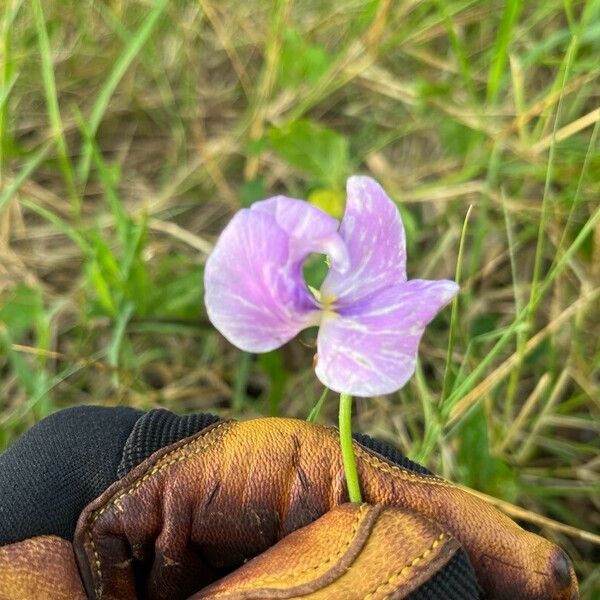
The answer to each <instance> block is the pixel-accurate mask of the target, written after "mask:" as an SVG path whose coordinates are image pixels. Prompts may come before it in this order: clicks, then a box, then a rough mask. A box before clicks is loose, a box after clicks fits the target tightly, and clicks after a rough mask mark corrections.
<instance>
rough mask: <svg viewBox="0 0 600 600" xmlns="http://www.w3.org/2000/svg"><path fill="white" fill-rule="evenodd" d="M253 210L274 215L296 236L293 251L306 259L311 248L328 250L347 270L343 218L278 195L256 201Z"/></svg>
mask: <svg viewBox="0 0 600 600" xmlns="http://www.w3.org/2000/svg"><path fill="white" fill-rule="evenodd" d="M251 210H253V211H259V212H263V213H267V214H270V215H272V216H273V217H274V218H275V221H277V224H278V225H279V227H281V228H282V229H283V230H284V231H285V232H287V233H288V234H289V236H290V238H291V239H292V240H293V244H292V246H291V251H292V254H295V255H297V256H298V258H299V259H304V258H305V257H306V256H307V255H308V254H310V253H311V252H315V253H322V254H327V256H329V262H330V265H331V266H335V268H336V269H338V270H339V271H340V272H345V271H346V270H347V269H348V266H349V259H348V251H347V250H346V244H345V243H344V241H343V240H342V238H341V236H340V234H339V233H338V227H339V225H340V224H339V221H338V220H337V219H334V218H333V217H332V216H330V215H328V214H327V213H326V212H324V211H322V210H321V209H320V208H317V207H316V206H313V205H312V204H309V203H308V202H305V201H304V200H297V199H296V198H288V197H287V196H274V197H273V198H268V199H267V200H262V201H261V202H255V203H254V204H253V205H252V207H251Z"/></svg>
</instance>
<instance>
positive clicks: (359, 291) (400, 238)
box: [321, 177, 406, 305]
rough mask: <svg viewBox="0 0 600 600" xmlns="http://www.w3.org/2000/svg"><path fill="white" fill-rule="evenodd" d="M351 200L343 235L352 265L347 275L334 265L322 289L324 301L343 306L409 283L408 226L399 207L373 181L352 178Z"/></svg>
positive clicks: (348, 189) (343, 220)
mask: <svg viewBox="0 0 600 600" xmlns="http://www.w3.org/2000/svg"><path fill="white" fill-rule="evenodd" d="M347 196H348V198H347V201H346V212H345V214H344V218H343V219H342V225H341V227H340V235H341V237H342V238H343V240H344V242H345V243H346V247H347V249H348V254H349V261H350V265H349V268H348V269H347V270H346V271H340V270H339V269H336V268H335V265H332V268H331V269H330V271H329V273H328V274H327V277H326V278H325V281H324V282H323V286H322V287H321V295H322V296H323V297H327V298H335V299H337V301H338V303H339V304H341V305H350V304H353V303H354V302H356V301H358V300H360V299H362V298H366V297H368V296H369V295H371V294H372V293H373V292H376V291H379V290H382V289H383V288H385V287H388V286H390V285H395V284H398V283H401V282H403V281H406V241H405V236H404V225H403V224H402V219H401V218H400V213H399V212H398V209H397V208H396V205H395V204H394V203H393V202H392V201H391V200H390V198H389V197H388V196H387V194H386V193H385V192H384V191H383V189H382V188H381V186H380V185H379V184H378V183H377V182H376V181H375V180H374V179H371V178H370V177H350V178H349V179H348V183H347Z"/></svg>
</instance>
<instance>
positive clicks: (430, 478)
mask: <svg viewBox="0 0 600 600" xmlns="http://www.w3.org/2000/svg"><path fill="white" fill-rule="evenodd" d="M354 450H355V451H356V452H357V453H358V454H359V456H360V458H361V460H364V461H365V462H366V463H367V464H369V465H371V466H372V467H373V468H375V469H377V470H378V471H381V472H382V473H388V474H389V475H401V476H402V478H403V479H405V480H410V481H417V482H419V483H427V484H431V485H439V486H440V487H455V486H453V485H452V484H451V483H448V481H446V480H445V479H443V478H442V477H437V476H436V475H420V474H418V473H411V472H410V471H407V470H406V469H403V468H402V467H398V466H396V465H389V464H388V463H386V462H384V461H383V460H381V459H380V458H377V457H376V456H373V455H372V454H371V453H370V452H369V451H368V450H365V449H364V448H362V447H361V446H358V445H356V444H354Z"/></svg>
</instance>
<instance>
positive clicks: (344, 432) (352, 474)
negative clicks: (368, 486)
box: [339, 394, 362, 502]
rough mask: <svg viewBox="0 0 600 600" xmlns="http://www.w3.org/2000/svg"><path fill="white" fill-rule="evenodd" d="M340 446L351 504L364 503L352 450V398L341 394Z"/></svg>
mask: <svg viewBox="0 0 600 600" xmlns="http://www.w3.org/2000/svg"><path fill="white" fill-rule="evenodd" d="M339 425H340V445H341V447H342V461H343V463H344V473H345V475H346V484H347V485H348V496H349V497H350V502H362V496H361V494H360V485H359V483H358V471H357V470H356V457H355V456H354V450H353V448H352V396H350V394H340V418H339Z"/></svg>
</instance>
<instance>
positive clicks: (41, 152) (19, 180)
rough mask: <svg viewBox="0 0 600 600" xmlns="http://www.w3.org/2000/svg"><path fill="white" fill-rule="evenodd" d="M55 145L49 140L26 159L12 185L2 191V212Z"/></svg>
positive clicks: (0, 206) (0, 208)
mask: <svg viewBox="0 0 600 600" xmlns="http://www.w3.org/2000/svg"><path fill="white" fill-rule="evenodd" d="M53 145H54V142H49V143H47V144H45V145H43V146H42V147H41V148H39V149H38V150H37V151H36V152H35V153H34V154H32V155H31V156H30V157H29V158H28V159H27V160H26V161H25V164H24V165H23V166H22V167H21V170H20V171H19V173H18V175H17V176H16V177H15V178H14V179H13V181H12V182H11V183H10V185H8V186H6V187H5V188H4V190H3V191H2V193H0V213H2V210H3V208H4V207H5V206H6V204H7V203H8V202H10V200H11V199H12V198H13V196H14V195H15V194H16V193H17V192H18V191H19V189H20V187H21V186H22V185H23V184H24V183H25V182H26V181H27V180H28V179H29V177H30V176H31V174H32V173H33V172H34V171H35V170H36V169H37V168H38V167H39V166H40V164H41V163H42V161H43V160H44V159H45V158H46V156H47V154H48V152H49V151H50V148H51V147H52V146H53Z"/></svg>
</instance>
